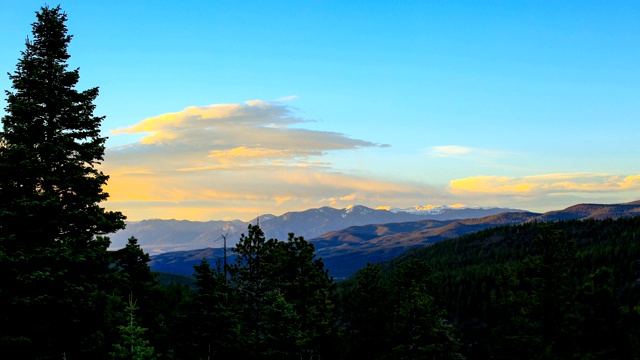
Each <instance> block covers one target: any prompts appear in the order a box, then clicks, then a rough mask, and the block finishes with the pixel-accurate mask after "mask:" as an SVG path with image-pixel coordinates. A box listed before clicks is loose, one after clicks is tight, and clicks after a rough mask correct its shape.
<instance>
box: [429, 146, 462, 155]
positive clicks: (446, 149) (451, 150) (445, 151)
mask: <svg viewBox="0 0 640 360" xmlns="http://www.w3.org/2000/svg"><path fill="white" fill-rule="evenodd" d="M472 151H473V149H471V148H468V147H464V146H457V145H445V146H433V147H430V148H429V149H428V150H427V153H428V154H429V155H431V156H433V157H456V156H460V155H464V154H469V153H471V152H472Z"/></svg>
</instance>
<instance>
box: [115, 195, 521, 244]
mask: <svg viewBox="0 0 640 360" xmlns="http://www.w3.org/2000/svg"><path fill="white" fill-rule="evenodd" d="M512 211H521V210H514V209H505V208H470V207H449V206H438V207H428V208H426V207H414V208H409V209H390V210H385V209H371V208H368V207H365V206H361V205H353V206H349V207H347V208H345V209H335V208H331V207H321V208H317V209H309V210H305V211H300V212H288V213H285V214H283V215H280V216H275V215H270V214H267V215H261V216H259V217H257V218H255V219H252V220H251V221H248V222H244V221H240V220H232V221H221V220H216V221H205V222H199V221H187V220H157V219H153V220H142V221H136V222H128V223H127V227H126V229H124V230H120V231H118V232H116V233H115V234H112V235H111V236H110V238H111V243H112V247H113V248H114V249H117V248H121V247H123V246H124V245H126V243H127V239H128V238H129V237H131V236H134V237H136V238H137V239H138V243H139V244H140V246H141V247H142V248H143V249H144V250H145V251H146V252H148V253H150V254H160V253H163V252H173V251H184V250H194V249H202V248H206V247H211V248H221V247H223V243H224V239H223V235H224V237H226V239H227V246H229V247H231V246H235V244H236V243H237V242H238V240H239V239H240V234H241V233H243V232H246V231H247V226H248V225H249V224H256V223H259V224H260V228H261V229H262V231H264V233H265V236H266V237H267V238H275V239H281V240H285V239H286V238H287V237H288V234H289V233H291V232H292V233H294V234H296V236H303V237H304V238H305V239H311V238H314V237H317V236H320V235H322V234H325V233H327V232H330V231H335V230H340V229H344V228H346V227H349V226H356V225H369V224H385V223H398V222H407V221H417V220H427V219H429V220H452V219H467V218H474V217H482V216H489V215H495V214H499V213H502V212H512Z"/></svg>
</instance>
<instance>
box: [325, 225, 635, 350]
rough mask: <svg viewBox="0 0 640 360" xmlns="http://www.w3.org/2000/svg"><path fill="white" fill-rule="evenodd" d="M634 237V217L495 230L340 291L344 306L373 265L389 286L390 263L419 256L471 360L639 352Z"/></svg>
mask: <svg viewBox="0 0 640 360" xmlns="http://www.w3.org/2000/svg"><path fill="white" fill-rule="evenodd" d="M639 237H640V217H635V218H622V219H618V220H610V219H606V220H583V221H575V220H571V221H559V222H551V223H538V222H533V223H527V224H522V225H516V226H507V227H500V228H493V229H488V230H484V231H480V232H478V233H474V234H469V235H466V236H463V237H460V238H457V239H452V240H446V241H442V242H440V243H437V244H433V245H432V246H429V247H426V248H422V249H417V250H413V251H409V252H407V253H406V254H404V255H402V256H400V257H398V258H396V259H394V260H393V261H390V262H385V263H381V264H380V265H378V266H369V267H367V268H366V269H364V270H361V271H360V272H359V273H358V274H357V275H356V277H355V278H352V279H350V280H349V281H347V282H344V283H340V284H338V294H339V295H340V296H341V299H342V302H341V306H342V308H343V309H345V310H344V311H345V313H346V314H348V313H349V311H350V310H349V309H350V308H349V306H348V305H349V304H350V303H351V302H352V301H353V300H352V299H353V298H354V297H357V296H358V293H359V290H358V289H359V287H360V286H361V285H360V282H362V279H363V278H364V277H365V276H366V274H368V273H371V272H373V271H374V270H372V269H375V268H378V267H379V269H380V270H381V275H380V276H379V278H378V279H377V280H376V281H378V283H377V285H376V286H378V287H379V288H380V289H382V290H380V291H391V290H390V289H393V287H394V286H395V285H394V283H395V282H396V281H397V280H396V279H395V275H393V274H394V272H396V271H397V270H396V269H397V268H398V266H400V265H401V264H405V263H407V262H409V261H418V262H420V263H423V264H425V265H427V266H429V267H430V268H431V270H432V274H433V275H432V277H433V281H434V296H435V297H436V302H437V304H438V305H439V306H440V307H441V308H442V309H444V310H446V312H447V318H448V319H449V320H450V321H451V323H452V324H453V325H454V327H455V329H456V336H457V337H458V338H459V339H460V341H461V343H462V353H463V354H464V355H465V356H467V357H468V358H469V359H487V358H496V359H498V358H499V359H534V358H544V359H550V358H561V359H570V358H610V359H631V358H637V357H638V355H639V354H640V353H639V351H640V306H639V305H640V304H639V301H640V238H639ZM385 289H386V290H385ZM380 291H378V292H380ZM371 296H373V294H371ZM380 299H385V296H381V297H380ZM378 306H379V307H378V310H377V311H378V313H383V312H384V309H386V308H388V307H389V306H390V304H388V303H386V302H385V301H381V302H380V303H379V305H378ZM375 313H376V312H375V311H373V310H372V314H375ZM372 316H373V315H372ZM385 340H386V338H385V337H384V335H382V334H381V335H380V338H378V339H372V340H371V341H372V343H375V344H381V343H383V342H384V341H385Z"/></svg>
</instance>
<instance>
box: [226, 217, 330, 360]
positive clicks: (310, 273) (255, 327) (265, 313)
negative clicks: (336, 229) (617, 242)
mask: <svg viewBox="0 0 640 360" xmlns="http://www.w3.org/2000/svg"><path fill="white" fill-rule="evenodd" d="M233 251H234V252H235V253H236V254H237V255H238V257H237V258H236V264H234V265H232V266H231V267H230V269H229V270H230V271H229V272H230V274H231V280H232V283H233V286H234V288H235V289H236V291H237V295H238V304H239V305H240V307H241V308H240V313H241V314H242V316H241V317H240V331H241V337H242V339H244V340H245V341H246V342H247V346H248V348H249V349H251V353H252V354H253V356H257V357H265V356H267V358H269V357H277V358H299V357H304V358H315V357H320V356H322V354H327V353H330V350H331V349H332V347H333V346H332V340H333V339H335V332H334V329H333V324H334V321H335V313H334V306H333V303H332V302H331V300H330V294H331V289H332V280H331V278H329V276H328V275H327V271H326V270H325V269H324V264H323V263H322V260H320V259H315V250H314V247H313V245H312V244H309V243H308V242H306V241H305V240H304V239H303V238H302V237H295V236H294V235H293V234H290V235H289V238H288V240H287V241H286V242H281V241H278V240H276V239H269V240H266V239H265V237H264V233H263V232H262V230H261V229H260V227H259V226H258V225H249V228H248V235H247V236H245V235H244V234H243V235H242V236H241V238H240V241H239V242H238V244H237V246H236V248H235V249H234V250H233Z"/></svg>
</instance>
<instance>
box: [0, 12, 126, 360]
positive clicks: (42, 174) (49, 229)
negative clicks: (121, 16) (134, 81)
mask: <svg viewBox="0 0 640 360" xmlns="http://www.w3.org/2000/svg"><path fill="white" fill-rule="evenodd" d="M36 16H37V21H36V22H35V23H33V24H32V32H33V38H32V39H27V41H26V50H24V51H22V53H21V54H22V57H21V58H20V59H19V61H18V64H17V67H16V71H15V73H13V74H9V77H10V79H11V82H12V88H13V90H12V91H6V95H7V106H6V108H5V111H6V115H5V116H4V117H3V118H2V124H3V128H2V131H0V324H2V325H0V326H1V327H0V343H1V344H2V347H3V349H4V351H5V352H7V353H11V352H12V351H10V350H15V351H17V352H15V351H14V352H13V353H14V354H21V356H20V357H21V358H48V357H53V356H55V357H58V358H59V357H61V354H62V353H66V354H67V356H68V357H69V355H70V354H72V353H84V354H85V355H83V356H82V357H84V358H89V357H92V356H90V355H89V354H93V355H97V354H98V353H100V351H104V349H105V347H106V344H104V341H103V335H102V333H101V331H100V329H99V327H100V326H101V324H104V322H103V321H101V319H100V317H101V316H104V313H105V311H103V309H104V307H105V306H106V305H105V304H106V303H107V302H108V301H107V295H106V294H107V292H106V290H105V288H106V286H107V284H108V283H109V282H110V281H111V276H112V275H113V270H112V269H110V267H109V260H108V259H109V257H108V256H107V253H106V251H107V247H108V246H109V240H108V239H107V238H105V237H103V235H105V234H108V233H111V232H114V231H116V230H119V229H121V228H123V227H124V216H123V215H122V214H121V213H119V212H110V211H106V210H105V209H104V208H103V207H101V203H102V202H103V201H105V200H106V199H107V197H108V194H107V193H105V192H104V191H103V190H102V187H103V185H104V184H105V183H106V181H107V179H108V176H107V175H105V174H103V173H102V172H101V171H100V170H99V169H98V168H97V167H96V165H98V164H99V163H100V162H101V161H102V160H103V157H104V149H105V145H104V143H105V138H103V137H101V136H100V129H99V127H100V123H101V122H102V120H103V119H104V117H100V116H94V115H93V112H94V109H95V105H94V103H93V102H94V100H95V99H96V97H97V96H98V88H91V89H88V90H84V91H78V90H76V88H75V87H76V85H77V83H78V80H79V70H78V69H75V70H68V69H67V68H68V65H67V60H68V59H69V54H68V52H67V47H68V45H69V42H70V41H71V38H72V36H71V35H69V34H67V27H66V25H65V22H66V20H67V16H66V14H65V13H64V12H62V10H61V9H60V7H59V6H58V7H55V8H50V7H48V6H45V7H43V8H42V9H41V10H40V11H39V12H36ZM103 353H104V352H103ZM76 358H77V357H76ZM93 358H95V357H93Z"/></svg>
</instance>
